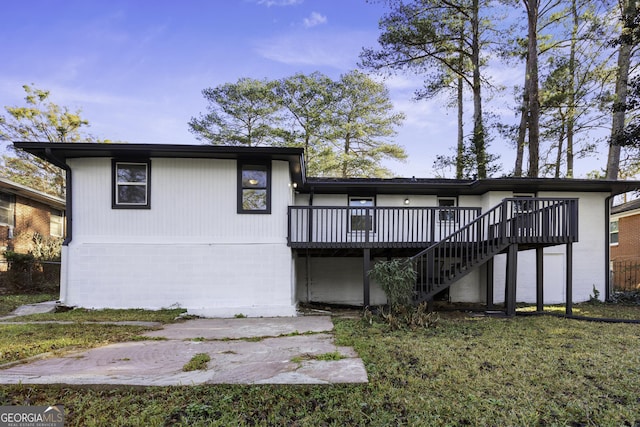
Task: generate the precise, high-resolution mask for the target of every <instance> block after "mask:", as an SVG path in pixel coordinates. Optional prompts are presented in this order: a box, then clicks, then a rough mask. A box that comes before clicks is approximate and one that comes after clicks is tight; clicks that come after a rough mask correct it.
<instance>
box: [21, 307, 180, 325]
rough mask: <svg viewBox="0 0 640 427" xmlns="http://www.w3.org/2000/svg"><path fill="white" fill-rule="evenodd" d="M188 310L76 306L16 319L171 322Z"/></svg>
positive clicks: (26, 320)
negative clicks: (114, 308) (71, 308)
mask: <svg viewBox="0 0 640 427" xmlns="http://www.w3.org/2000/svg"><path fill="white" fill-rule="evenodd" d="M185 311H186V310H184V309H181V308H175V309H163V310H141V309H129V310H113V309H104V310H87V309H84V308H76V309H73V310H69V311H62V312H57V313H40V314H31V315H29V316H21V317H20V318H19V319H18V318H16V319H15V320H19V321H21V322H22V321H24V322H40V321H56V320H59V321H71V322H124V321H145V322H160V323H171V322H173V321H175V319H176V318H177V317H178V316H179V315H180V314H182V313H184V312H185Z"/></svg>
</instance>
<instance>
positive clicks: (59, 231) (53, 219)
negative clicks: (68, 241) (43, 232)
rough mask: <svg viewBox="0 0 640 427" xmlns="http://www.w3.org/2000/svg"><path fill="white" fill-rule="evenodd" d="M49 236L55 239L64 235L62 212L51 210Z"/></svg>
mask: <svg viewBox="0 0 640 427" xmlns="http://www.w3.org/2000/svg"><path fill="white" fill-rule="evenodd" d="M49 234H51V235H52V236H55V237H62V236H63V235H64V215H63V214H62V211H59V210H57V209H51V212H50V217H49Z"/></svg>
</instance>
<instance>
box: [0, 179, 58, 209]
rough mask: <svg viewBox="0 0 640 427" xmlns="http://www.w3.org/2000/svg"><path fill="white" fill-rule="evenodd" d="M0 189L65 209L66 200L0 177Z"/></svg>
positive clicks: (55, 207)
mask: <svg viewBox="0 0 640 427" xmlns="http://www.w3.org/2000/svg"><path fill="white" fill-rule="evenodd" d="M0 190H1V191H2V192H3V193H10V194H16V195H18V196H20V197H24V198H25V199H30V200H35V201H37V202H40V203H43V204H45V205H47V206H49V207H52V208H54V209H58V210H65V205H66V203H65V200H64V199H62V198H60V197H56V196H52V195H50V194H47V193H43V192H42V191H38V190H34V189H33V188H30V187H27V186H26V185H22V184H18V183H17V182H13V181H10V180H8V179H5V178H0Z"/></svg>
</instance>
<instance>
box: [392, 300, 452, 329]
mask: <svg viewBox="0 0 640 427" xmlns="http://www.w3.org/2000/svg"><path fill="white" fill-rule="evenodd" d="M380 317H381V318H382V320H384V322H385V323H387V324H388V325H389V327H390V328H391V329H392V330H404V329H411V330H415V329H421V328H433V327H435V326H436V325H437V324H438V321H439V320H440V318H439V316H438V314H437V313H434V312H429V311H428V309H427V304H426V303H423V304H420V305H418V306H415V307H414V306H407V305H404V306H399V307H397V308H396V311H395V312H391V311H389V313H385V312H384V311H381V312H380Z"/></svg>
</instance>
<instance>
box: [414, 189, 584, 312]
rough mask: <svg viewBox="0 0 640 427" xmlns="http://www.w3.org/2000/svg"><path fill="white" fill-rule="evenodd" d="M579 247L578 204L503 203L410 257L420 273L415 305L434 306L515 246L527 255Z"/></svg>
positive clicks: (572, 201) (539, 200)
mask: <svg viewBox="0 0 640 427" xmlns="http://www.w3.org/2000/svg"><path fill="white" fill-rule="evenodd" d="M453 220H454V221H455V218H454V219H453ZM576 241H578V199H574V198H532V197H526V198H525V197H521V198H509V199H504V200H503V201H502V202H501V203H500V204H498V205H496V206H495V207H493V208H492V209H490V210H489V211H487V212H486V213H484V214H483V215H481V216H479V217H478V218H477V219H475V220H474V221H472V222H471V223H468V224H467V225H465V226H463V227H460V228H459V229H457V230H455V231H454V232H453V233H451V234H450V235H448V236H447V237H445V238H444V239H442V240H440V241H439V242H437V243H435V244H433V245H431V246H430V247H428V248H427V249H425V250H423V251H422V252H420V253H418V254H416V255H414V256H413V257H411V260H412V261H413V262H414V266H415V269H416V272H417V279H416V296H415V300H416V303H420V302H423V301H432V300H433V298H434V296H435V295H437V294H438V293H440V292H442V291H443V290H446V289H447V288H449V287H450V286H451V285H452V284H453V283H455V282H457V281H458V280H460V279H461V278H462V277H464V276H466V275H467V274H469V273H470V272H471V271H473V270H474V269H475V268H477V267H479V266H481V265H482V264H484V263H485V262H487V261H489V260H490V259H492V258H493V257H495V256H496V255H498V254H500V253H504V252H506V251H507V250H508V249H509V247H510V246H512V245H516V248H517V250H525V249H532V248H539V247H545V246H554V245H560V244H566V243H573V242H576Z"/></svg>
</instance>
